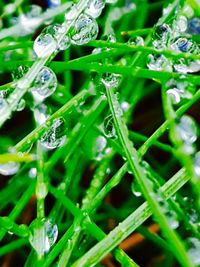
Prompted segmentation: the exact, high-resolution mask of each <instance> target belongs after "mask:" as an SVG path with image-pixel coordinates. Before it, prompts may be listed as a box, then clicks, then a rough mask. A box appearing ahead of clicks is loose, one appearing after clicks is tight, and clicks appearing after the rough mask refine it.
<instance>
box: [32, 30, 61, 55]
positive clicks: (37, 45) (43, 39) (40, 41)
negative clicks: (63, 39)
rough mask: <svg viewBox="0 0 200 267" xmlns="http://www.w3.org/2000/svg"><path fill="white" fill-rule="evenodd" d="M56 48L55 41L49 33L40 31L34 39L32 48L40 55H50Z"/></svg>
mask: <svg viewBox="0 0 200 267" xmlns="http://www.w3.org/2000/svg"><path fill="white" fill-rule="evenodd" d="M56 48H57V42H56V40H55V39H54V37H53V36H52V35H50V34H49V33H44V32H42V33H41V34H40V35H39V36H38V37H37V38H36V39H35V41H34V44H33V50H34V52H35V54H36V55H37V56H38V57H40V58H43V57H48V56H50V55H51V54H52V53H53V52H54V51H55V50H56Z"/></svg>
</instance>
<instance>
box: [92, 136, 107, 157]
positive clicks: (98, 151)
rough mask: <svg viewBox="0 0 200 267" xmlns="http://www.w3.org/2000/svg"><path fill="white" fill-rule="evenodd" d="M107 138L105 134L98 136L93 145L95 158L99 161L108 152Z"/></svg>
mask: <svg viewBox="0 0 200 267" xmlns="http://www.w3.org/2000/svg"><path fill="white" fill-rule="evenodd" d="M106 146H107V140H106V138H105V137H103V136H98V137H97V139H96V142H95V144H94V146H93V153H94V159H95V160H97V161H100V160H102V158H103V157H104V155H105V154H106Z"/></svg>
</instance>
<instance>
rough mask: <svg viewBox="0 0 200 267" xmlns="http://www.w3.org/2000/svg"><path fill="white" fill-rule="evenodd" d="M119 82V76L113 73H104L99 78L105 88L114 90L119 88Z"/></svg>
mask: <svg viewBox="0 0 200 267" xmlns="http://www.w3.org/2000/svg"><path fill="white" fill-rule="evenodd" d="M120 81H121V76H120V75H119V74H115V73H104V74H103V75H102V77H101V82H102V83H103V84H104V86H106V87H107V88H116V87H118V86H119V84H120Z"/></svg>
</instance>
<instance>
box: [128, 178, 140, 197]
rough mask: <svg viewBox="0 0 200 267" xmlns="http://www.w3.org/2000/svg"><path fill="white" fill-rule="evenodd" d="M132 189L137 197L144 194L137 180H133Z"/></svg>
mask: <svg viewBox="0 0 200 267" xmlns="http://www.w3.org/2000/svg"><path fill="white" fill-rule="evenodd" d="M131 191H132V193H133V195H134V196H136V197H141V195H142V193H141V191H140V189H139V186H138V184H137V183H136V182H135V181H133V182H132V183H131Z"/></svg>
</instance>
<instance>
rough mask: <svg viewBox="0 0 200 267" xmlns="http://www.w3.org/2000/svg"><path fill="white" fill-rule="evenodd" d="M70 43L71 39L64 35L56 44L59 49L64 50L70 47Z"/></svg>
mask: <svg viewBox="0 0 200 267" xmlns="http://www.w3.org/2000/svg"><path fill="white" fill-rule="evenodd" d="M70 45H71V39H70V38H69V37H68V36H67V35H66V36H64V37H63V38H62V40H61V41H60V43H59V44H58V49H59V50H61V51H62V50H66V49H68V48H69V47H70Z"/></svg>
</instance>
